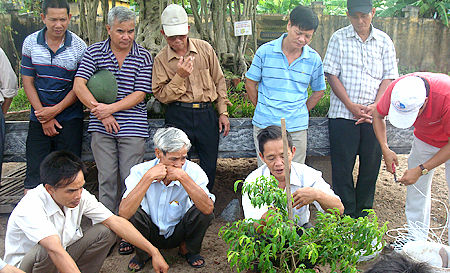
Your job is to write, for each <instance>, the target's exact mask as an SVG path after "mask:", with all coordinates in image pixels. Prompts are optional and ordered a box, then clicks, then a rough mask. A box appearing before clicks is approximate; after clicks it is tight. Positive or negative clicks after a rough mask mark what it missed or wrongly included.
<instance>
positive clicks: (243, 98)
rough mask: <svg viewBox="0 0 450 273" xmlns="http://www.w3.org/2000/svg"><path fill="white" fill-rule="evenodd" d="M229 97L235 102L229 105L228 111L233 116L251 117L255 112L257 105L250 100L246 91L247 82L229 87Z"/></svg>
mask: <svg viewBox="0 0 450 273" xmlns="http://www.w3.org/2000/svg"><path fill="white" fill-rule="evenodd" d="M228 99H229V100H230V102H231V103H232V104H233V105H232V106H228V113H229V114H230V117H233V118H251V117H253V113H254V112H255V106H254V105H253V104H252V103H251V102H250V101H249V100H248V98H247V93H246V92H245V83H244V82H240V83H238V84H237V86H236V87H234V86H231V87H230V88H229V89H228Z"/></svg>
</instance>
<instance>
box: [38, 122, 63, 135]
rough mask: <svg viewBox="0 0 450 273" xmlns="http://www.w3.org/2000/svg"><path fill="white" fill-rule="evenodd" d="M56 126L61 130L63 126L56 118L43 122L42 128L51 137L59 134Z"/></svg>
mask: <svg viewBox="0 0 450 273" xmlns="http://www.w3.org/2000/svg"><path fill="white" fill-rule="evenodd" d="M55 127H57V128H58V129H60V130H61V129H62V128H63V127H62V126H61V124H59V122H58V121H57V120H56V119H54V118H53V119H51V120H49V121H47V122H46V123H43V124H42V130H43V131H44V134H45V135H46V136H49V137H54V136H56V135H58V134H59V132H58V131H56V128H55Z"/></svg>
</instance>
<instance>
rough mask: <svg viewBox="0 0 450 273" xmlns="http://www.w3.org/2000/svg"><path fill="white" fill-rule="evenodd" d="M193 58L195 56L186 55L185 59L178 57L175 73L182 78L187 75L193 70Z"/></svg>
mask: <svg viewBox="0 0 450 273" xmlns="http://www.w3.org/2000/svg"><path fill="white" fill-rule="evenodd" d="M194 59H195V57H192V56H188V57H187V58H186V59H185V60H184V59H183V57H180V60H179V61H178V64H177V74H178V75H179V76H180V77H182V78H183V79H185V78H187V77H189V76H190V75H191V73H192V71H193V70H194Z"/></svg>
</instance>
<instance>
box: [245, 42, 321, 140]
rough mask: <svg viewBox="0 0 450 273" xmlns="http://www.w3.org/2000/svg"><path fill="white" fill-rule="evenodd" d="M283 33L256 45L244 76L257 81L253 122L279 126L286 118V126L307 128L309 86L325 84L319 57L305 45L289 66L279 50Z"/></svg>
mask: <svg viewBox="0 0 450 273" xmlns="http://www.w3.org/2000/svg"><path fill="white" fill-rule="evenodd" d="M286 35H287V34H286V33H285V34H283V35H281V37H280V38H278V39H276V40H273V41H271V42H268V43H265V44H264V45H262V46H261V47H259V48H258V50H257V51H256V54H255V57H254V58H253V61H252V65H251V66H250V69H249V70H248V71H247V73H246V74H245V76H246V77H247V78H249V79H250V80H253V81H256V82H259V85H258V103H257V104H256V109H255V113H254V115H253V122H252V123H253V125H255V126H258V127H260V128H266V127H267V126H270V125H279V126H280V123H281V122H280V119H281V118H285V119H286V129H287V130H288V131H289V132H295V131H300V130H305V129H308V119H309V113H308V108H307V107H306V100H307V99H308V90H307V89H308V86H311V89H312V90H313V91H321V90H325V87H326V86H325V76H324V74H323V67H322V60H321V58H320V55H319V54H318V53H317V52H316V51H315V50H314V49H312V48H311V47H310V46H308V45H305V46H304V47H303V53H302V55H301V56H300V57H299V58H297V59H296V60H295V61H293V62H292V63H291V64H290V65H289V62H288V60H287V58H286V56H285V55H284V53H283V51H282V49H281V46H282V43H283V39H284V37H286Z"/></svg>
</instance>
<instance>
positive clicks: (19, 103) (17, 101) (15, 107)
mask: <svg viewBox="0 0 450 273" xmlns="http://www.w3.org/2000/svg"><path fill="white" fill-rule="evenodd" d="M28 109H31V104H30V101H29V100H28V97H27V95H26V94H25V91H24V90H23V88H20V89H19V93H18V94H17V96H15V97H14V99H13V101H12V103H11V106H10V107H9V110H8V111H9V112H16V111H20V110H28Z"/></svg>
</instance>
